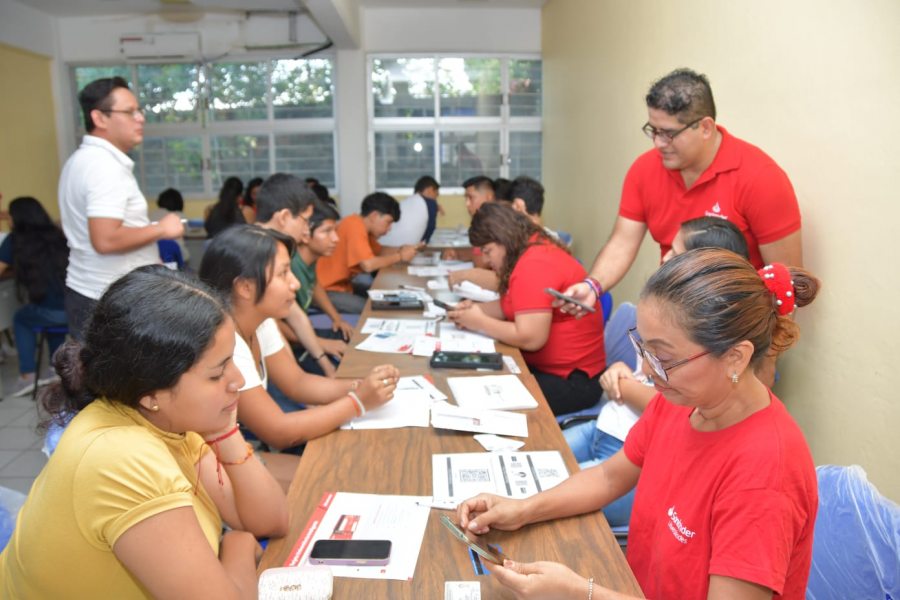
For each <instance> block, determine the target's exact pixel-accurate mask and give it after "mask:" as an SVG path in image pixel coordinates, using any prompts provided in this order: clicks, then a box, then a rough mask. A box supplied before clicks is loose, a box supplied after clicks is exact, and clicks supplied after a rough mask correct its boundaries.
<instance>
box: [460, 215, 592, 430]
mask: <svg viewBox="0 0 900 600" xmlns="http://www.w3.org/2000/svg"><path fill="white" fill-rule="evenodd" d="M469 240H470V241H471V242H472V245H473V246H477V247H480V248H481V250H482V252H483V253H484V256H485V258H486V259H487V260H488V262H489V263H490V266H491V269H493V270H494V271H495V272H496V273H497V275H498V277H499V279H500V288H499V291H500V300H496V301H494V302H487V303H484V304H474V303H472V302H471V301H469V300H464V301H463V302H461V303H460V304H459V305H457V309H456V310H452V311H450V312H449V316H450V318H451V319H452V320H453V321H454V322H455V323H457V324H458V325H461V326H462V327H465V328H466V329H471V330H473V331H478V332H480V333H484V334H485V335H489V336H490V337H492V338H494V339H496V340H498V341H500V342H503V343H505V344H509V345H510V346H515V347H517V348H521V349H522V351H523V352H522V355H523V356H524V358H525V362H526V363H527V364H528V367H529V368H530V369H531V371H532V372H533V373H534V376H535V378H536V379H537V381H538V384H539V385H540V386H541V391H543V392H544V396H545V397H546V398H547V402H548V403H549V404H550V408H551V409H552V410H553V413H554V414H557V415H560V414H565V413H570V412H574V411H577V410H581V409H584V408H588V407H589V406H593V405H595V404H596V403H597V401H598V400H600V394H601V393H602V390H601V389H600V385H599V383H598V382H597V376H598V375H599V374H600V373H601V372H602V371H603V369H604V368H605V366H606V365H605V362H604V348H603V320H602V316H601V315H600V313H599V312H595V313H593V314H589V315H587V316H586V317H584V318H582V319H573V318H571V317H570V316H569V315H566V314H565V313H563V312H561V311H558V310H553V308H552V307H551V305H550V304H551V302H552V301H553V296H551V295H550V294H548V293H547V292H546V291H545V289H546V288H553V289H555V290H562V289H565V288H566V287H568V285H569V283H568V282H572V281H580V280H582V279H584V276H585V271H584V267H582V266H581V265H580V264H579V263H578V261H577V260H575V258H574V257H572V255H571V254H569V253H568V252H567V251H566V250H565V249H563V248H562V247H561V246H560V245H559V243H558V242H556V241H554V240H553V239H551V238H550V237H549V236H547V234H546V233H544V230H543V229H541V228H540V227H538V226H537V225H535V224H534V223H532V222H531V221H530V220H529V219H528V218H527V217H526V216H525V215H522V214H520V213H518V212H516V211H514V210H513V209H512V208H511V207H510V206H509V205H508V204H505V203H502V202H492V203H489V204H485V205H483V206H482V207H481V208H480V209H478V212H477V213H475V216H474V217H473V218H472V226H471V227H470V228H469Z"/></svg>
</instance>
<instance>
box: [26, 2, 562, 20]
mask: <svg viewBox="0 0 900 600" xmlns="http://www.w3.org/2000/svg"><path fill="white" fill-rule="evenodd" d="M16 1H17V2H19V3H21V4H25V5H27V6H30V7H31V8H34V9H37V10H39V11H41V12H43V13H46V14H49V15H53V16H57V17H74V16H102V15H130V14H133V15H141V14H158V13H160V12H170V13H171V12H178V11H183V12H194V11H197V10H198V9H199V10H200V11H203V12H208V13H216V12H246V11H250V10H252V11H264V10H274V11H292V10H299V11H302V10H304V8H303V7H304V2H303V0H192V1H188V0H16ZM332 1H334V0H332ZM351 1H352V0H351ZM355 1H356V2H357V3H358V4H359V5H361V6H363V7H366V8H410V9H419V8H473V9H474V8H540V7H541V6H543V5H544V3H545V2H546V0H355Z"/></svg>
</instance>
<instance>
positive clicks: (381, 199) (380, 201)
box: [359, 192, 400, 223]
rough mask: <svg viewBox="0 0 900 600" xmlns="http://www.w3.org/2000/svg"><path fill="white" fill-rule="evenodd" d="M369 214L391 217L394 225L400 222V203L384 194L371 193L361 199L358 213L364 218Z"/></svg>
mask: <svg viewBox="0 0 900 600" xmlns="http://www.w3.org/2000/svg"><path fill="white" fill-rule="evenodd" d="M371 212H378V213H381V214H383V215H391V216H392V217H394V223H396V222H397V221H399V220H400V203H399V202H397V201H396V200H395V199H394V198H393V196H390V195H388V194H385V193H384V192H372V193H371V194H369V195H368V196H366V197H365V198H363V201H362V208H361V210H360V211H359V213H360V214H361V215H362V216H364V217H365V216H366V215H368V214H369V213H371Z"/></svg>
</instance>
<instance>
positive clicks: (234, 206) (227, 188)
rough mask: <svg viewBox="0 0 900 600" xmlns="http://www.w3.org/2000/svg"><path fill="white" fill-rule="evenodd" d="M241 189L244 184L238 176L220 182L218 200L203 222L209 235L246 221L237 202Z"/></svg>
mask: <svg viewBox="0 0 900 600" xmlns="http://www.w3.org/2000/svg"><path fill="white" fill-rule="evenodd" d="M243 191H244V184H243V182H242V181H241V180H240V179H239V178H238V177H229V178H228V179H226V180H225V183H223V184H222V189H220V190H219V201H218V202H216V203H215V205H214V206H213V207H212V210H211V211H209V217H207V219H206V223H204V227H206V233H208V234H209V236H210V237H215V236H216V235H217V234H218V233H219V232H220V231H222V230H224V229H227V228H228V227H231V226H232V225H236V224H239V223H245V222H246V221H244V214H243V213H242V212H241V207H240V205H239V204H238V201H239V200H240V198H241V193H242V192H243Z"/></svg>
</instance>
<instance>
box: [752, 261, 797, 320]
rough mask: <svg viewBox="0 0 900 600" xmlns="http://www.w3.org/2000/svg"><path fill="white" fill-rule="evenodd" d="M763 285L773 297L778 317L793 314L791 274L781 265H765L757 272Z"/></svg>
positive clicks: (792, 282)
mask: <svg viewBox="0 0 900 600" xmlns="http://www.w3.org/2000/svg"><path fill="white" fill-rule="evenodd" d="M757 273H759V276H760V277H761V278H762V280H763V283H765V284H766V287H767V288H768V289H769V291H770V292H772V294H773V295H774V296H775V310H776V311H777V312H778V314H779V315H789V314H791V313H792V312H794V281H793V280H792V279H791V272H790V271H788V268H787V267H786V266H784V265H783V264H781V263H772V264H771V265H766V266H764V267H763V268H762V269H759V270H758V271H757Z"/></svg>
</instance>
